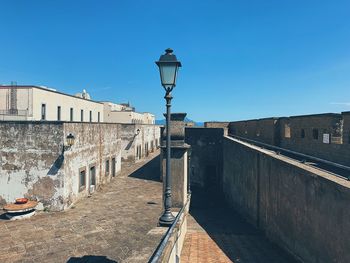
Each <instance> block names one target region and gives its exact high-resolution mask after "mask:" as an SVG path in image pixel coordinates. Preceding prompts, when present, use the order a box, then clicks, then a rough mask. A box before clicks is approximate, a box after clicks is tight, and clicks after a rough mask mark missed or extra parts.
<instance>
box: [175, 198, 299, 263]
mask: <svg viewBox="0 0 350 263" xmlns="http://www.w3.org/2000/svg"><path fill="white" fill-rule="evenodd" d="M209 197H210V198H212V196H211V195H210V193H206V194H204V193H201V192H198V191H197V192H196V191H194V192H193V194H192V203H191V208H190V215H189V216H188V232H187V234H186V237H185V243H184V247H183V250H182V254H181V263H206V262H208V263H209V262H210V263H211V262H213V263H227V262H234V263H265V262H266V263H267V262H269V263H296V262H298V261H296V260H295V259H294V258H293V257H291V256H290V255H289V254H287V253H285V252H284V251H283V250H281V249H280V248H279V247H277V246H276V245H274V244H272V243H271V242H269V241H268V240H267V239H266V238H265V237H264V236H263V235H262V234H261V233H260V232H259V231H258V230H257V229H255V228H254V227H253V226H252V225H250V224H248V223H247V222H245V221H244V220H243V219H242V218H241V217H240V216H239V215H238V214H235V213H234V212H232V211H231V209H226V207H225V206H224V204H222V202H220V200H222V199H217V200H214V199H210V198H209ZM218 200H219V201H218Z"/></svg>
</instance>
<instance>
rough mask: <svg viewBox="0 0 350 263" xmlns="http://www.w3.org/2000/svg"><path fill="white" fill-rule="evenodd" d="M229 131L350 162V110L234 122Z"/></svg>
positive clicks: (294, 149) (345, 163) (299, 150)
mask: <svg viewBox="0 0 350 263" xmlns="http://www.w3.org/2000/svg"><path fill="white" fill-rule="evenodd" d="M229 134H231V135H236V136H240V137H243V138H248V139H251V140H256V141H260V142H264V143H268V144H271V145H275V146H279V147H282V148H286V149H290V150H293V151H297V152H301V153H304V154H308V155H312V156H315V157H318V158H322V159H326V160H329V161H332V162H336V163H340V164H343V165H348V166H350V158H349V154H350V112H343V113H342V114H335V113H328V114H315V115H304V116H293V117H283V118H267V119H258V120H248V121H237V122H231V123H230V124H229Z"/></svg>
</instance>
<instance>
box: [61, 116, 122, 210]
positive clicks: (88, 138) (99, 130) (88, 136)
mask: <svg viewBox="0 0 350 263" xmlns="http://www.w3.org/2000/svg"><path fill="white" fill-rule="evenodd" d="M69 133H72V134H74V136H75V143H74V145H73V146H72V147H71V149H68V150H67V151H65V153H64V174H65V177H64V179H65V180H64V185H65V187H64V204H65V207H67V206H69V205H70V204H72V203H73V202H74V201H76V200H77V199H79V198H81V197H83V196H87V195H88V194H91V193H92V191H91V189H90V185H91V184H92V183H91V176H92V175H91V171H90V168H91V167H93V166H94V167H95V175H96V177H95V178H96V184H95V189H98V188H99V187H100V186H101V185H102V184H107V183H108V182H110V180H111V178H112V177H113V174H112V171H113V167H112V165H113V162H112V159H114V160H115V168H114V169H115V170H114V171H115V175H114V176H117V174H118V173H119V172H120V170H121V138H120V133H121V126H120V124H107V123H91V124H85V123H64V137H66V136H67V135H68V134H69ZM107 160H108V161H109V163H108V167H109V168H108V169H107V168H106V167H107ZM106 169H107V170H106ZM82 170H85V171H86V177H85V181H86V185H85V187H83V188H80V187H79V180H80V178H79V173H80V171H82ZM107 171H108V172H107Z"/></svg>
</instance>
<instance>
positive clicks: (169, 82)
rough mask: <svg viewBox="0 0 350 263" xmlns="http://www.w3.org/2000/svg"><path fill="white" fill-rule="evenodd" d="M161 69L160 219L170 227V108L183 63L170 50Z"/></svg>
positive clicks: (159, 63)
mask: <svg viewBox="0 0 350 263" xmlns="http://www.w3.org/2000/svg"><path fill="white" fill-rule="evenodd" d="M156 64H157V66H158V67H159V73H160V80H161V83H162V86H163V88H164V89H165V97H164V98H165V100H166V168H165V193H164V198H163V199H164V212H163V214H162V216H161V217H160V218H159V224H160V225H166V226H170V225H171V224H172V223H173V222H174V220H175V218H174V216H173V215H172V213H171V172H170V158H171V156H170V108H171V99H172V98H173V97H172V96H171V91H172V90H173V88H174V87H175V86H176V77H177V72H178V69H179V67H181V62H180V61H177V59H176V56H175V55H174V54H173V50H172V49H171V48H168V49H166V50H165V54H164V55H161V56H160V58H159V61H156Z"/></svg>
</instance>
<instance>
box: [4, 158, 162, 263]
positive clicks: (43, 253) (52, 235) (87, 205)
mask: <svg viewBox="0 0 350 263" xmlns="http://www.w3.org/2000/svg"><path fill="white" fill-rule="evenodd" d="M159 163H160V162H159V156H156V155H155V154H153V155H151V156H150V157H149V158H148V159H147V160H146V161H143V162H140V163H137V164H135V165H133V166H130V167H122V172H121V174H119V175H117V176H116V177H115V178H114V179H112V181H111V183H109V184H108V185H104V186H102V189H100V190H99V191H97V192H96V193H94V194H93V195H92V196H91V197H90V198H84V199H82V200H80V201H79V202H78V203H76V204H75V205H74V209H68V210H67V211H64V212H49V213H47V212H42V213H39V214H37V215H35V216H34V217H32V218H30V219H26V220H21V221H6V220H0V240H1V243H0V262H1V263H5V262H50V263H53V262H70V263H71V262H118V263H119V262H147V260H148V258H149V257H150V256H151V255H152V253H153V251H154V250H155V249H156V247H157V245H158V244H159V242H160V240H161V238H162V236H163V235H164V233H165V231H166V230H167V229H166V228H159V227H157V222H158V217H159V215H160V213H161V210H162V203H161V202H162V184H161V183H160V182H159V180H158V178H159Z"/></svg>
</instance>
